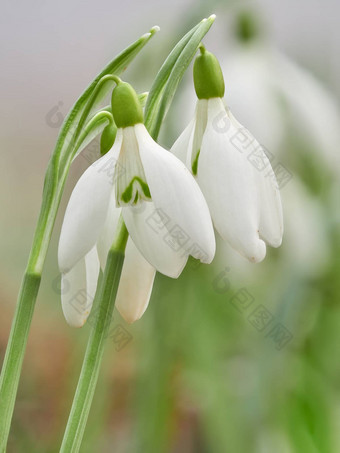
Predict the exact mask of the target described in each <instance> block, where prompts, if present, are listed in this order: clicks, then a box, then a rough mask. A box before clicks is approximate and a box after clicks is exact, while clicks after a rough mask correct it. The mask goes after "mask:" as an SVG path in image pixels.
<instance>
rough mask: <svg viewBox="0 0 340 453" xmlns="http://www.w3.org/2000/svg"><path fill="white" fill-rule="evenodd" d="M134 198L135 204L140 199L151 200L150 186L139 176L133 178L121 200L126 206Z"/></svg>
mask: <svg viewBox="0 0 340 453" xmlns="http://www.w3.org/2000/svg"><path fill="white" fill-rule="evenodd" d="M133 197H134V200H133V204H137V202H138V200H139V198H141V199H144V200H147V199H149V200H151V194H150V189H149V186H148V185H147V184H146V182H145V181H143V180H142V179H141V178H140V177H139V176H135V177H134V178H132V180H131V181H130V184H129V185H128V186H127V188H126V189H125V190H124V192H123V193H122V195H121V200H122V201H123V203H124V204H129V203H130V201H131V200H132V198H133Z"/></svg>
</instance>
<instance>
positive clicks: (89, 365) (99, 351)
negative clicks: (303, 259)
mask: <svg viewBox="0 0 340 453" xmlns="http://www.w3.org/2000/svg"><path fill="white" fill-rule="evenodd" d="M127 239H128V232H127V230H126V227H125V224H124V222H123V220H122V219H120V223H119V225H118V229H117V232H116V237H115V240H114V242H113V245H112V247H111V249H110V251H109V254H108V257H107V263H106V267H105V271H104V275H103V278H102V280H101V284H100V286H99V289H98V294H97V295H96V299H97V300H98V302H99V306H98V313H96V317H95V318H96V319H95V323H94V326H93V329H92V331H91V334H90V337H89V340H88V344H87V348H86V353H85V358H84V362H83V366H82V369H81V373H80V377H79V381H78V386H77V390H76V393H75V396H74V399H73V404H72V408H71V412H70V416H69V419H68V422H67V426H66V430H65V434H64V439H63V442H62V445H61V449H60V453H76V452H78V451H79V449H80V446H81V442H82V439H83V435H84V431H85V426H86V422H87V418H88V415H89V412H90V408H91V404H92V399H93V395H94V392H95V388H96V385H97V380H98V375H99V371H100V366H101V362H102V358H103V352H104V345H105V339H106V337H107V333H108V329H109V326H110V322H111V319H112V313H113V309H114V306H115V299H116V294H117V290H118V285H119V280H120V275H121V271H122V267H123V262H124V253H125V247H126V242H127Z"/></svg>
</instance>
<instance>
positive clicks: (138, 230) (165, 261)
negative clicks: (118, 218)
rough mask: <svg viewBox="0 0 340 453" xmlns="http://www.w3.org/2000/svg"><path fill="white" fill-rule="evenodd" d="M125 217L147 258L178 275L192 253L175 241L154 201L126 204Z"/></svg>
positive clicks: (158, 268)
mask: <svg viewBox="0 0 340 453" xmlns="http://www.w3.org/2000/svg"><path fill="white" fill-rule="evenodd" d="M122 214H123V218H124V221H125V224H126V228H127V229H128V231H129V233H130V235H131V238H132V240H133V241H134V243H135V245H136V246H137V248H138V249H139V251H140V252H141V254H142V255H143V256H144V258H145V259H146V260H147V261H148V262H149V263H150V264H151V265H152V266H153V267H155V268H156V269H157V270H158V271H159V272H161V273H162V274H164V275H167V276H168V277H172V278H177V277H178V276H179V275H180V273H181V272H182V270H183V269H184V266H185V265H186V262H187V259H188V254H187V253H186V252H185V251H184V250H183V249H182V248H180V247H178V246H177V244H176V243H175V244H174V243H173V241H172V239H171V237H169V233H168V231H167V229H166V227H165V225H164V223H163V220H162V219H163V216H162V212H161V211H160V210H157V209H156V207H155V205H154V203H152V202H146V201H142V202H141V203H139V204H138V205H137V206H131V207H123V208H122Z"/></svg>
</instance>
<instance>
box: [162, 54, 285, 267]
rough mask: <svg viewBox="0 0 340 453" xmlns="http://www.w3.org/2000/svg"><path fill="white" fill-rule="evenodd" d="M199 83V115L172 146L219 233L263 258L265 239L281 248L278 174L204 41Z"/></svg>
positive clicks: (197, 71)
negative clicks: (230, 100) (229, 102)
mask: <svg viewBox="0 0 340 453" xmlns="http://www.w3.org/2000/svg"><path fill="white" fill-rule="evenodd" d="M194 84H195V90H196V94H197V97H198V101H197V106H196V112H195V116H194V119H193V120H192V121H191V123H190V124H189V125H188V127H187V128H186V129H185V130H184V132H183V133H182V134H181V136H180V137H179V138H178V140H177V141H176V142H175V144H174V145H173V147H172V149H171V151H172V152H173V153H174V155H176V156H177V157H178V158H180V159H181V160H182V161H183V162H184V163H185V164H186V165H187V167H188V168H189V169H190V170H191V172H192V173H193V175H195V177H196V179H197V181H198V183H199V186H200V187H201V189H202V191H203V194H204V196H205V198H206V200H207V202H208V206H209V209H210V213H211V216H212V219H213V222H214V226H215V228H216V230H217V231H218V233H219V234H220V235H221V236H222V238H223V239H225V240H226V241H227V242H228V243H229V244H230V245H231V246H232V247H233V248H234V249H236V250H237V251H238V252H239V253H241V254H242V255H243V256H245V257H246V258H248V260H250V261H252V262H259V261H261V260H263V259H264V257H265V255H266V244H269V245H271V246H273V247H278V246H279V245H280V244H281V241H282V234H283V221H282V206H281V198H280V193H279V189H278V185H277V181H276V177H275V174H274V172H273V170H272V168H271V165H270V162H269V160H268V158H267V156H266V153H265V151H264V149H263V147H262V146H261V145H260V144H259V143H258V142H257V141H256V140H255V138H254V137H253V136H252V135H251V133H250V132H249V131H248V130H247V129H246V128H244V127H243V126H241V124H240V123H239V122H238V121H237V120H236V119H235V118H234V116H233V115H232V113H231V112H230V110H229V108H228V107H227V106H225V104H224V102H223V96H224V91H225V85H224V79H223V74H222V71H221V68H220V65H219V62H218V60H217V59H216V57H215V56H214V55H213V54H212V53H210V52H208V51H206V50H205V48H204V47H203V46H201V54H200V55H199V56H198V57H197V58H196V60H195V63H194ZM263 120H264V121H265V119H263Z"/></svg>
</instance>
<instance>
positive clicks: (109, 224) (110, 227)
mask: <svg viewBox="0 0 340 453" xmlns="http://www.w3.org/2000/svg"><path fill="white" fill-rule="evenodd" d="M120 213H121V208H117V207H116V199H115V194H114V193H113V192H112V194H111V198H110V201H109V205H108V209H107V216H106V220H105V223H104V226H103V229H102V232H101V234H100V236H99V239H98V242H97V250H98V256H99V261H100V266H101V268H102V269H104V268H105V264H106V258H107V254H108V252H109V249H110V247H111V245H112V243H113V239H114V234H115V231H116V229H117V225H118V220H119V216H120Z"/></svg>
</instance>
